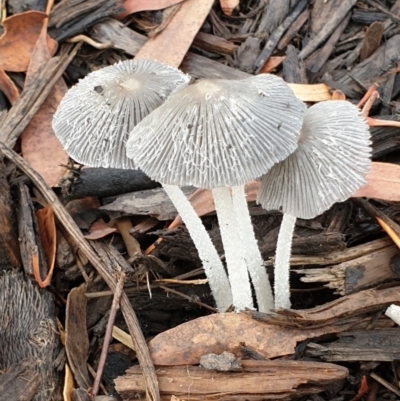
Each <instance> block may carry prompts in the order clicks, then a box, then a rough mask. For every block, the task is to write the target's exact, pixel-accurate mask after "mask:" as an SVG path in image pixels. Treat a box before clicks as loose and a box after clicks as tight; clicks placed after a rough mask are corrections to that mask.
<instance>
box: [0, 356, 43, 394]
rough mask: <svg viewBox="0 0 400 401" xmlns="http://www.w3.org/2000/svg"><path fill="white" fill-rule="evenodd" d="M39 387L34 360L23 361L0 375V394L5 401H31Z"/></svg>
mask: <svg viewBox="0 0 400 401" xmlns="http://www.w3.org/2000/svg"><path fill="white" fill-rule="evenodd" d="M40 386H41V377H40V375H39V373H38V372H37V369H36V361H35V359H25V360H24V361H21V362H20V363H16V364H14V365H12V366H10V367H9V368H8V369H7V370H6V371H5V372H4V373H2V374H0V394H1V397H2V398H3V400H7V401H31V400H32V399H33V397H34V396H35V394H36V392H37V390H38V388H39V387H40Z"/></svg>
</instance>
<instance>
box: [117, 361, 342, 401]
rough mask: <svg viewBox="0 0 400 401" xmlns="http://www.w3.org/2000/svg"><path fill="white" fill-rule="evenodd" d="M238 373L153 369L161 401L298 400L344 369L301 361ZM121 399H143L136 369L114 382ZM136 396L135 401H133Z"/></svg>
mask: <svg viewBox="0 0 400 401" xmlns="http://www.w3.org/2000/svg"><path fill="white" fill-rule="evenodd" d="M242 363H243V371H242V372H234V373H233V372H229V373H224V372H215V371H210V370H207V369H204V368H202V367H197V366H182V367H178V366H176V367H162V368H159V369H157V377H158V381H159V384H160V392H161V400H163V401H164V400H165V401H169V400H171V396H176V397H177V398H178V399H186V398H187V397H188V394H189V395H190V399H191V400H205V399H211V398H212V399H218V400H222V401H228V400H232V399H251V400H252V401H261V400H267V399H268V400H277V399H286V398H291V397H293V396H296V397H302V396H306V395H310V394H317V393H319V392H322V391H324V390H325V389H326V388H327V386H328V385H331V384H333V383H338V382H340V381H341V380H344V379H345V378H346V376H347V374H348V370H347V369H346V368H345V367H342V366H338V365H333V364H328V363H321V362H303V361H251V360H248V361H242ZM115 384H116V389H117V391H118V393H119V394H120V395H121V396H122V398H123V399H124V400H133V399H139V400H145V394H144V390H145V389H144V385H143V384H144V383H143V380H142V378H141V377H140V370H139V369H138V368H137V367H132V368H129V369H128V371H127V373H126V375H125V376H122V377H119V378H117V379H116V380H115ZM135 396H137V397H138V398H134V397H135Z"/></svg>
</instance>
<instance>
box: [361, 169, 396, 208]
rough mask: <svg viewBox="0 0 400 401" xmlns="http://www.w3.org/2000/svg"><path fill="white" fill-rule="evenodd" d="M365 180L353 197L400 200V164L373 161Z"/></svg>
mask: <svg viewBox="0 0 400 401" xmlns="http://www.w3.org/2000/svg"><path fill="white" fill-rule="evenodd" d="M367 181H368V184H367V185H365V186H364V187H362V188H361V189H359V190H358V191H357V192H356V193H355V194H354V195H353V197H355V198H357V197H358V198H361V197H364V196H365V197H367V198H376V199H383V200H387V201H400V166H398V165H397V164H391V163H380V162H373V163H372V169H371V172H370V173H369V174H368V175H367Z"/></svg>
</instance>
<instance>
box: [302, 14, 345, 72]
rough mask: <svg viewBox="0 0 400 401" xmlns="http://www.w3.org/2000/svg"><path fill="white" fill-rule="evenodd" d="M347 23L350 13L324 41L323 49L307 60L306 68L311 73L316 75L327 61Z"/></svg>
mask: <svg viewBox="0 0 400 401" xmlns="http://www.w3.org/2000/svg"><path fill="white" fill-rule="evenodd" d="M349 21H350V13H347V15H346V16H345V17H344V18H343V20H342V22H340V24H339V25H338V26H337V27H336V28H335V30H334V31H333V32H332V35H331V36H330V38H329V39H328V40H327V41H326V43H325V44H324V45H323V47H322V48H321V49H320V50H317V51H316V52H315V53H313V54H312V55H311V56H310V57H309V58H308V59H307V61H306V66H307V68H308V69H309V70H310V71H311V72H312V73H314V74H316V73H317V72H318V71H319V70H320V69H321V68H322V66H323V65H324V64H325V63H326V62H327V61H328V59H329V57H330V55H331V54H332V52H333V51H334V49H335V46H336V44H337V42H338V41H339V39H340V36H341V35H342V33H343V32H344V30H345V29H346V27H347V25H348V23H349Z"/></svg>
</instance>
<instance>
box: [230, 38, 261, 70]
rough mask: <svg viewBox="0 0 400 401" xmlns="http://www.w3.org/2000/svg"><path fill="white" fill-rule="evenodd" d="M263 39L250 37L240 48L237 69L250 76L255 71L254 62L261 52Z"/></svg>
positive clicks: (237, 54) (236, 61)
mask: <svg viewBox="0 0 400 401" xmlns="http://www.w3.org/2000/svg"><path fill="white" fill-rule="evenodd" d="M260 45H261V39H259V38H254V37H252V36H249V37H248V38H247V39H246V40H245V41H244V42H243V43H242V44H241V45H240V46H239V48H238V50H237V53H236V58H235V67H237V68H238V69H239V70H241V71H244V72H247V73H249V74H251V73H253V71H254V67H253V66H254V62H255V60H256V58H257V55H258V53H259V52H260Z"/></svg>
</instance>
